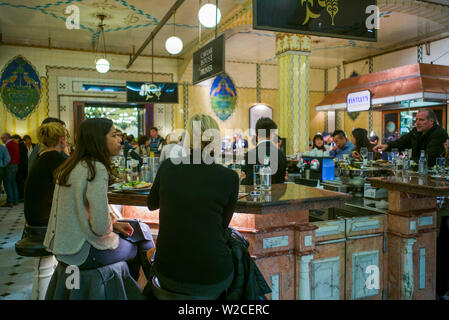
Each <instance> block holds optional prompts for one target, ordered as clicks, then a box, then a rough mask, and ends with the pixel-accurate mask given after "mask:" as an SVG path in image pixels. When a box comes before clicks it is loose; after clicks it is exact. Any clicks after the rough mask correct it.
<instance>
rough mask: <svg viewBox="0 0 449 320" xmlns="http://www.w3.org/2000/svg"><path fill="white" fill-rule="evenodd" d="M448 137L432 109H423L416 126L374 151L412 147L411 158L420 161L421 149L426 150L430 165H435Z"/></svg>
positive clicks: (375, 148)
mask: <svg viewBox="0 0 449 320" xmlns="http://www.w3.org/2000/svg"><path fill="white" fill-rule="evenodd" d="M447 139H448V135H447V132H446V130H444V129H443V128H441V126H439V124H438V119H437V116H436V114H435V112H434V111H433V110H432V109H421V110H420V111H419V112H418V114H417V115H416V127H415V128H413V129H412V130H411V131H410V132H409V133H407V134H405V135H403V136H401V137H400V138H399V139H398V140H396V141H392V142H388V143H387V144H381V145H378V146H376V147H374V149H373V150H374V152H384V151H391V150H392V149H394V148H397V149H399V151H404V150H406V149H412V157H411V159H412V160H414V161H415V162H418V160H419V157H420V155H421V150H424V151H425V152H426V156H427V161H428V165H429V167H432V166H434V165H435V162H436V158H438V157H440V156H441V155H442V154H443V153H444V152H445V150H444V143H445V142H446V140H447Z"/></svg>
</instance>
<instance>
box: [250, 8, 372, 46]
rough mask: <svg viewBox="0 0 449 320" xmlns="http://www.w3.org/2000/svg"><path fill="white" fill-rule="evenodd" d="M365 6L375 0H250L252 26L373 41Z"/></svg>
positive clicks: (370, 12)
mask: <svg viewBox="0 0 449 320" xmlns="http://www.w3.org/2000/svg"><path fill="white" fill-rule="evenodd" d="M369 6H377V0H276V1H273V0H253V29H259V30H270V31H277V32H287V33H300V34H308V35H315V36H324V37H333V38H345V39H354V40H363V41H373V42H375V41H377V30H376V29H375V28H371V29H368V27H371V25H372V23H373V22H374V17H375V16H376V14H375V12H374V11H372V10H368V13H366V12H367V8H368V7H369ZM372 8H373V7H370V9H372ZM377 10H378V9H377ZM377 14H378V12H377ZM367 22H368V24H367Z"/></svg>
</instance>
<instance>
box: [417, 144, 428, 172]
mask: <svg viewBox="0 0 449 320" xmlns="http://www.w3.org/2000/svg"><path fill="white" fill-rule="evenodd" d="M418 172H419V174H426V173H427V158H426V152H425V151H424V150H421V156H420V157H419V166H418Z"/></svg>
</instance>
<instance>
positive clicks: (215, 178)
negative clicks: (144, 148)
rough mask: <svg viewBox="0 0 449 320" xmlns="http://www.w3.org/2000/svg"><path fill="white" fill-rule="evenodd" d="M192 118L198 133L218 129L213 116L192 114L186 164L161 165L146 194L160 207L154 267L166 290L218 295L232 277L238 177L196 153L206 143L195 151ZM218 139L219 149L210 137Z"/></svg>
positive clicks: (169, 162)
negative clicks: (230, 241) (230, 239)
mask: <svg viewBox="0 0 449 320" xmlns="http://www.w3.org/2000/svg"><path fill="white" fill-rule="evenodd" d="M194 122H198V123H199V124H200V127H201V132H199V133H198V136H199V137H202V134H203V132H204V131H206V130H208V129H215V130H219V127H218V124H217V122H216V121H215V120H214V119H213V118H212V117H210V116H207V115H201V114H198V115H195V116H193V117H192V118H191V119H190V120H189V122H188V124H187V132H188V134H189V136H188V137H189V138H190V139H186V140H187V141H189V142H190V155H189V156H188V157H186V158H183V162H182V163H180V161H176V159H173V158H169V159H167V160H165V161H164V162H162V164H161V166H160V167H159V170H158V172H157V175H156V178H155V181H154V183H153V186H152V188H151V191H150V194H149V196H148V199H147V204H148V208H149V209H150V210H156V209H160V210H159V221H160V224H159V234H158V238H157V243H156V253H155V262H154V264H153V270H154V273H155V274H156V276H157V278H158V279H159V283H160V285H161V287H162V288H164V289H166V290H168V291H173V292H177V293H181V294H185V295H189V296H203V297H204V296H207V297H212V298H218V297H219V296H220V295H221V294H222V293H223V292H224V291H225V290H226V289H228V288H229V286H230V285H231V283H232V281H233V278H234V265H233V258H232V255H231V250H230V248H229V246H227V241H226V239H225V232H226V230H227V228H228V226H229V223H230V222H231V219H232V215H233V213H234V209H235V207H236V203H237V197H238V192H239V179H238V176H237V174H236V173H235V172H234V171H233V170H231V169H227V168H225V167H223V166H222V165H220V164H216V163H212V164H206V162H207V161H205V159H204V158H202V159H201V160H199V159H196V158H195V154H198V152H202V150H204V149H205V148H206V146H207V143H206V142H201V147H200V148H201V150H199V149H195V150H192V146H194V147H195V145H194V144H193V143H192V142H193V140H194V138H193V123H194ZM186 138H187V137H186ZM195 139H196V138H195ZM217 143H218V145H217V147H218V148H216V149H215V150H220V145H219V144H220V141H213V142H212V144H217ZM177 159H180V158H177ZM196 160H199V161H196ZM198 162H199V163H198ZM177 163H179V164H177ZM195 163H196V164H195Z"/></svg>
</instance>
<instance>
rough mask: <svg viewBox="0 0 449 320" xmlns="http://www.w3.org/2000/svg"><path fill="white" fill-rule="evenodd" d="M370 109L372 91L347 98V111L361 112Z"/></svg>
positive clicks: (355, 93) (354, 94)
mask: <svg viewBox="0 0 449 320" xmlns="http://www.w3.org/2000/svg"><path fill="white" fill-rule="evenodd" d="M369 109H371V91H369V90H365V91H360V92H354V93H350V94H348V96H347V97H346V111H348V112H360V111H368V110H369Z"/></svg>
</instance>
